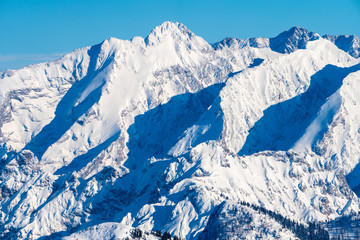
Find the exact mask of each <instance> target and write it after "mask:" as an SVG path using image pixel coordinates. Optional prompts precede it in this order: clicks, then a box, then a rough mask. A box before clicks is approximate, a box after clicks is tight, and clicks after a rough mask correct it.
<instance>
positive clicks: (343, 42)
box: [323, 34, 360, 58]
mask: <svg viewBox="0 0 360 240" xmlns="http://www.w3.org/2000/svg"><path fill="white" fill-rule="evenodd" d="M323 38H324V39H328V40H330V41H331V42H333V43H334V44H335V45H336V46H337V47H338V48H340V49H341V50H344V51H345V52H348V53H349V54H350V55H351V56H353V57H355V58H358V57H360V55H359V51H360V40H359V38H358V37H357V36H355V35H350V36H349V35H336V36H331V35H328V34H326V35H324V36H323Z"/></svg>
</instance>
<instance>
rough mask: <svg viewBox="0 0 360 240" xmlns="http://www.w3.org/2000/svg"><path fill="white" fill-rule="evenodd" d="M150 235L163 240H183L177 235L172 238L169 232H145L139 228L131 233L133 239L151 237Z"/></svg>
mask: <svg viewBox="0 0 360 240" xmlns="http://www.w3.org/2000/svg"><path fill="white" fill-rule="evenodd" d="M149 234H151V235H153V236H155V237H158V238H160V239H161V240H182V239H181V238H179V237H178V236H176V235H174V236H173V237H172V236H171V234H170V233H169V232H164V233H162V232H161V231H151V232H143V231H142V230H141V229H139V228H134V230H133V231H132V232H131V237H132V238H137V239H141V238H142V237H143V236H144V237H145V236H146V235H149Z"/></svg>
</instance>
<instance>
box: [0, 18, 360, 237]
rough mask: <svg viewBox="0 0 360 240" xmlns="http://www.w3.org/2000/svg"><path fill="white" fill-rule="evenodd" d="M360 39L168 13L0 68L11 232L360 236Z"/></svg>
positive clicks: (4, 188) (0, 213)
mask: <svg viewBox="0 0 360 240" xmlns="http://www.w3.org/2000/svg"><path fill="white" fill-rule="evenodd" d="M359 49H360V44H359V38H358V37H356V36H348V35H338V36H330V35H325V36H323V37H321V36H320V35H319V34H317V33H314V32H310V31H308V30H306V29H304V28H301V27H293V28H291V29H289V30H288V31H285V32H283V33H280V34H279V35H278V36H276V37H274V38H250V39H236V38H225V39H224V40H222V41H220V42H218V43H214V44H209V43H207V42H206V41H205V40H204V39H202V38H201V37H199V36H196V35H195V34H194V33H192V32H191V31H190V30H189V29H187V28H186V27H185V26H184V25H182V24H180V23H173V22H164V23H163V24H161V25H160V26H157V27H155V28H154V29H153V30H152V32H151V33H150V34H149V36H147V37H146V38H145V39H143V38H141V37H134V38H133V39H131V40H120V39H116V38H110V39H107V40H105V41H103V42H102V43H100V44H98V45H95V46H91V47H85V48H81V49H78V50H75V51H73V52H71V53H68V54H66V55H64V56H63V57H62V58H60V59H58V60H56V61H53V62H48V63H41V64H35V65H30V66H28V67H25V68H23V69H20V70H10V69H9V70H6V71H3V72H0V76H1V77H0V158H1V160H0V205H1V207H0V238H2V239H47V238H49V239H138V238H139V237H141V238H143V239H170V238H172V239H180V238H181V239H229V238H231V237H232V238H235V239H242V238H248V239H256V238H265V239H290V238H291V239H315V238H316V239H329V238H337V237H340V238H341V239H356V238H357V237H359V236H360V232H359V229H360V228H359V227H358V226H359V224H360V221H359V214H358V213H359V206H360V198H359V196H360V172H359V171H360V111H359V106H360V59H359Z"/></svg>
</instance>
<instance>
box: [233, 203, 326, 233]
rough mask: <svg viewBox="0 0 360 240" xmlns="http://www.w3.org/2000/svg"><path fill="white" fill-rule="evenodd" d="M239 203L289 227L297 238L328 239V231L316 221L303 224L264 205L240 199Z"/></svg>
mask: <svg viewBox="0 0 360 240" xmlns="http://www.w3.org/2000/svg"><path fill="white" fill-rule="evenodd" d="M240 204H241V205H243V206H247V207H250V208H252V209H254V210H255V211H258V212H261V213H263V214H265V215H268V216H269V217H271V218H273V219H274V220H275V221H277V222H278V223H280V224H281V226H283V227H284V228H286V229H289V230H290V231H291V232H293V233H294V234H295V235H296V236H297V237H298V238H300V239H302V240H313V239H316V240H328V239H330V236H329V233H328V232H327V231H326V230H325V229H324V228H323V227H322V226H321V225H320V224H317V223H313V222H309V223H308V226H305V225H304V224H301V223H298V222H295V221H293V220H291V219H289V218H287V217H284V216H282V215H280V214H278V213H276V212H273V211H270V210H268V209H265V208H264V207H260V206H256V205H254V204H250V203H248V202H244V201H241V202H240Z"/></svg>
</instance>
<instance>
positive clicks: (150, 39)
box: [145, 21, 195, 44]
mask: <svg viewBox="0 0 360 240" xmlns="http://www.w3.org/2000/svg"><path fill="white" fill-rule="evenodd" d="M181 35H185V36H188V37H193V36H195V34H194V33H192V32H191V31H190V30H189V29H188V28H187V27H185V25H183V24H182V23H178V22H171V21H166V22H163V23H162V24H160V25H159V26H156V27H155V28H153V30H152V31H151V32H150V34H149V36H147V37H146V39H145V42H146V43H147V44H155V43H158V42H160V41H161V40H162V39H164V38H166V37H168V36H171V37H173V38H176V37H180V36H181Z"/></svg>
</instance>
